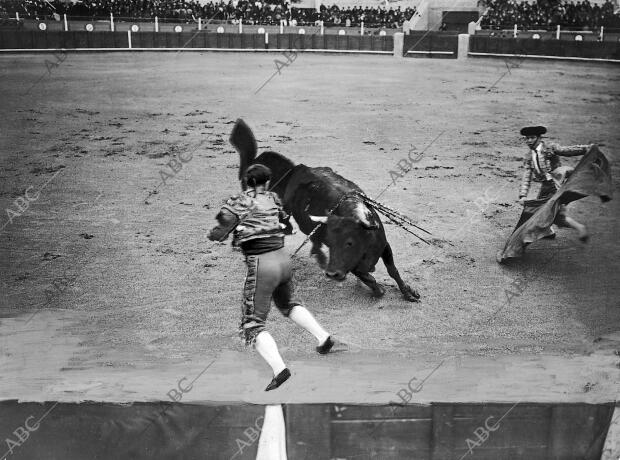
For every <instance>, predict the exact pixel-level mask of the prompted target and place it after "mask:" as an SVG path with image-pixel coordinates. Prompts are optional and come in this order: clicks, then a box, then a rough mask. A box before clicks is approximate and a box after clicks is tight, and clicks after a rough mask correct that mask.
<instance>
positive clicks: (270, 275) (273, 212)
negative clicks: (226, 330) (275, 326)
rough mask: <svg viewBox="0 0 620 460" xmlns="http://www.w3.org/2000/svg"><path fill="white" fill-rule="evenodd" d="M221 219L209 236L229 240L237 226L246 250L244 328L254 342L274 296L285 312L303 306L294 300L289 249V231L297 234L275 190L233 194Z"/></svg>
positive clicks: (236, 235)
mask: <svg viewBox="0 0 620 460" xmlns="http://www.w3.org/2000/svg"><path fill="white" fill-rule="evenodd" d="M217 219H218V221H219V223H220V225H219V226H218V227H215V228H214V229H213V230H212V231H211V234H210V235H209V238H210V239H217V240H219V241H223V240H224V239H226V238H227V236H228V234H229V233H230V231H233V245H234V246H238V247H240V248H241V250H242V251H243V253H244V255H245V262H246V265H247V273H246V277H245V282H244V287H243V306H242V310H241V324H240V327H239V333H240V335H241V336H242V338H243V339H244V341H245V343H246V345H250V344H252V343H254V341H255V340H256V336H257V335H258V334H259V333H260V332H262V331H264V330H265V321H266V320H267V315H268V313H269V309H270V307H271V300H272V299H273V301H274V303H275V304H276V307H278V310H280V312H281V313H282V314H283V315H284V316H288V315H289V314H290V312H291V310H292V309H293V308H294V307H295V306H296V305H300V303H299V302H297V301H296V300H294V299H293V293H294V285H293V271H292V266H291V258H290V256H289V255H288V253H287V252H286V251H285V249H284V235H285V234H290V233H291V230H292V226H291V224H290V222H289V216H288V215H287V214H286V212H285V211H284V210H283V208H282V205H281V203H280V199H279V198H278V196H277V195H276V194H275V193H272V192H269V191H264V192H256V191H255V190H249V191H247V192H244V193H242V194H240V195H236V196H233V197H231V198H230V199H229V200H228V201H227V202H226V204H225V205H224V206H223V207H222V209H221V210H220V212H219V214H218V216H217Z"/></svg>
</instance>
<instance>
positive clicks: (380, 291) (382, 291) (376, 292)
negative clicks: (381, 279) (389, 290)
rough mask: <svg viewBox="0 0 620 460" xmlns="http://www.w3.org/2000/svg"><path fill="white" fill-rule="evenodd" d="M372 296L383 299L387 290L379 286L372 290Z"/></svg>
mask: <svg viewBox="0 0 620 460" xmlns="http://www.w3.org/2000/svg"><path fill="white" fill-rule="evenodd" d="M372 295H373V296H375V297H383V296H384V295H385V288H384V287H383V286H381V285H380V284H377V286H376V287H375V288H374V289H373V290H372Z"/></svg>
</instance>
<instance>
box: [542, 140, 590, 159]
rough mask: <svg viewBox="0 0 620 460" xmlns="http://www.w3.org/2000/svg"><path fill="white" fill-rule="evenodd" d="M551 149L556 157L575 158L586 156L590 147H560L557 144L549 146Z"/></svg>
mask: <svg viewBox="0 0 620 460" xmlns="http://www.w3.org/2000/svg"><path fill="white" fill-rule="evenodd" d="M549 148H550V149H551V150H552V151H553V153H555V154H556V155H560V156H563V157H575V156H579V155H585V154H586V153H587V151H588V149H589V148H590V145H560V144H556V143H552V144H549Z"/></svg>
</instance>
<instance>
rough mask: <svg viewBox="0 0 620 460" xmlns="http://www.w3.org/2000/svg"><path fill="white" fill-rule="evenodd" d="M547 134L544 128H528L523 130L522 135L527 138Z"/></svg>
mask: <svg viewBox="0 0 620 460" xmlns="http://www.w3.org/2000/svg"><path fill="white" fill-rule="evenodd" d="M546 132H547V128H545V127H544V126H526V127H525V128H523V129H522V130H521V135H522V136H525V137H530V136H542V135H543V134H545V133H546Z"/></svg>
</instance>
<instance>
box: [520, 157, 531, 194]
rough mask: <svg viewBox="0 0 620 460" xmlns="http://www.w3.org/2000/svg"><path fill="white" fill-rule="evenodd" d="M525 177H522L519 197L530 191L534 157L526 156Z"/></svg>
mask: <svg viewBox="0 0 620 460" xmlns="http://www.w3.org/2000/svg"><path fill="white" fill-rule="evenodd" d="M523 166H524V169H523V177H522V179H521V187H520V188H519V198H525V197H526V196H527V194H528V192H529V191H530V185H531V184H532V159H531V158H529V157H528V158H526V160H525V162H524V165H523Z"/></svg>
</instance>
